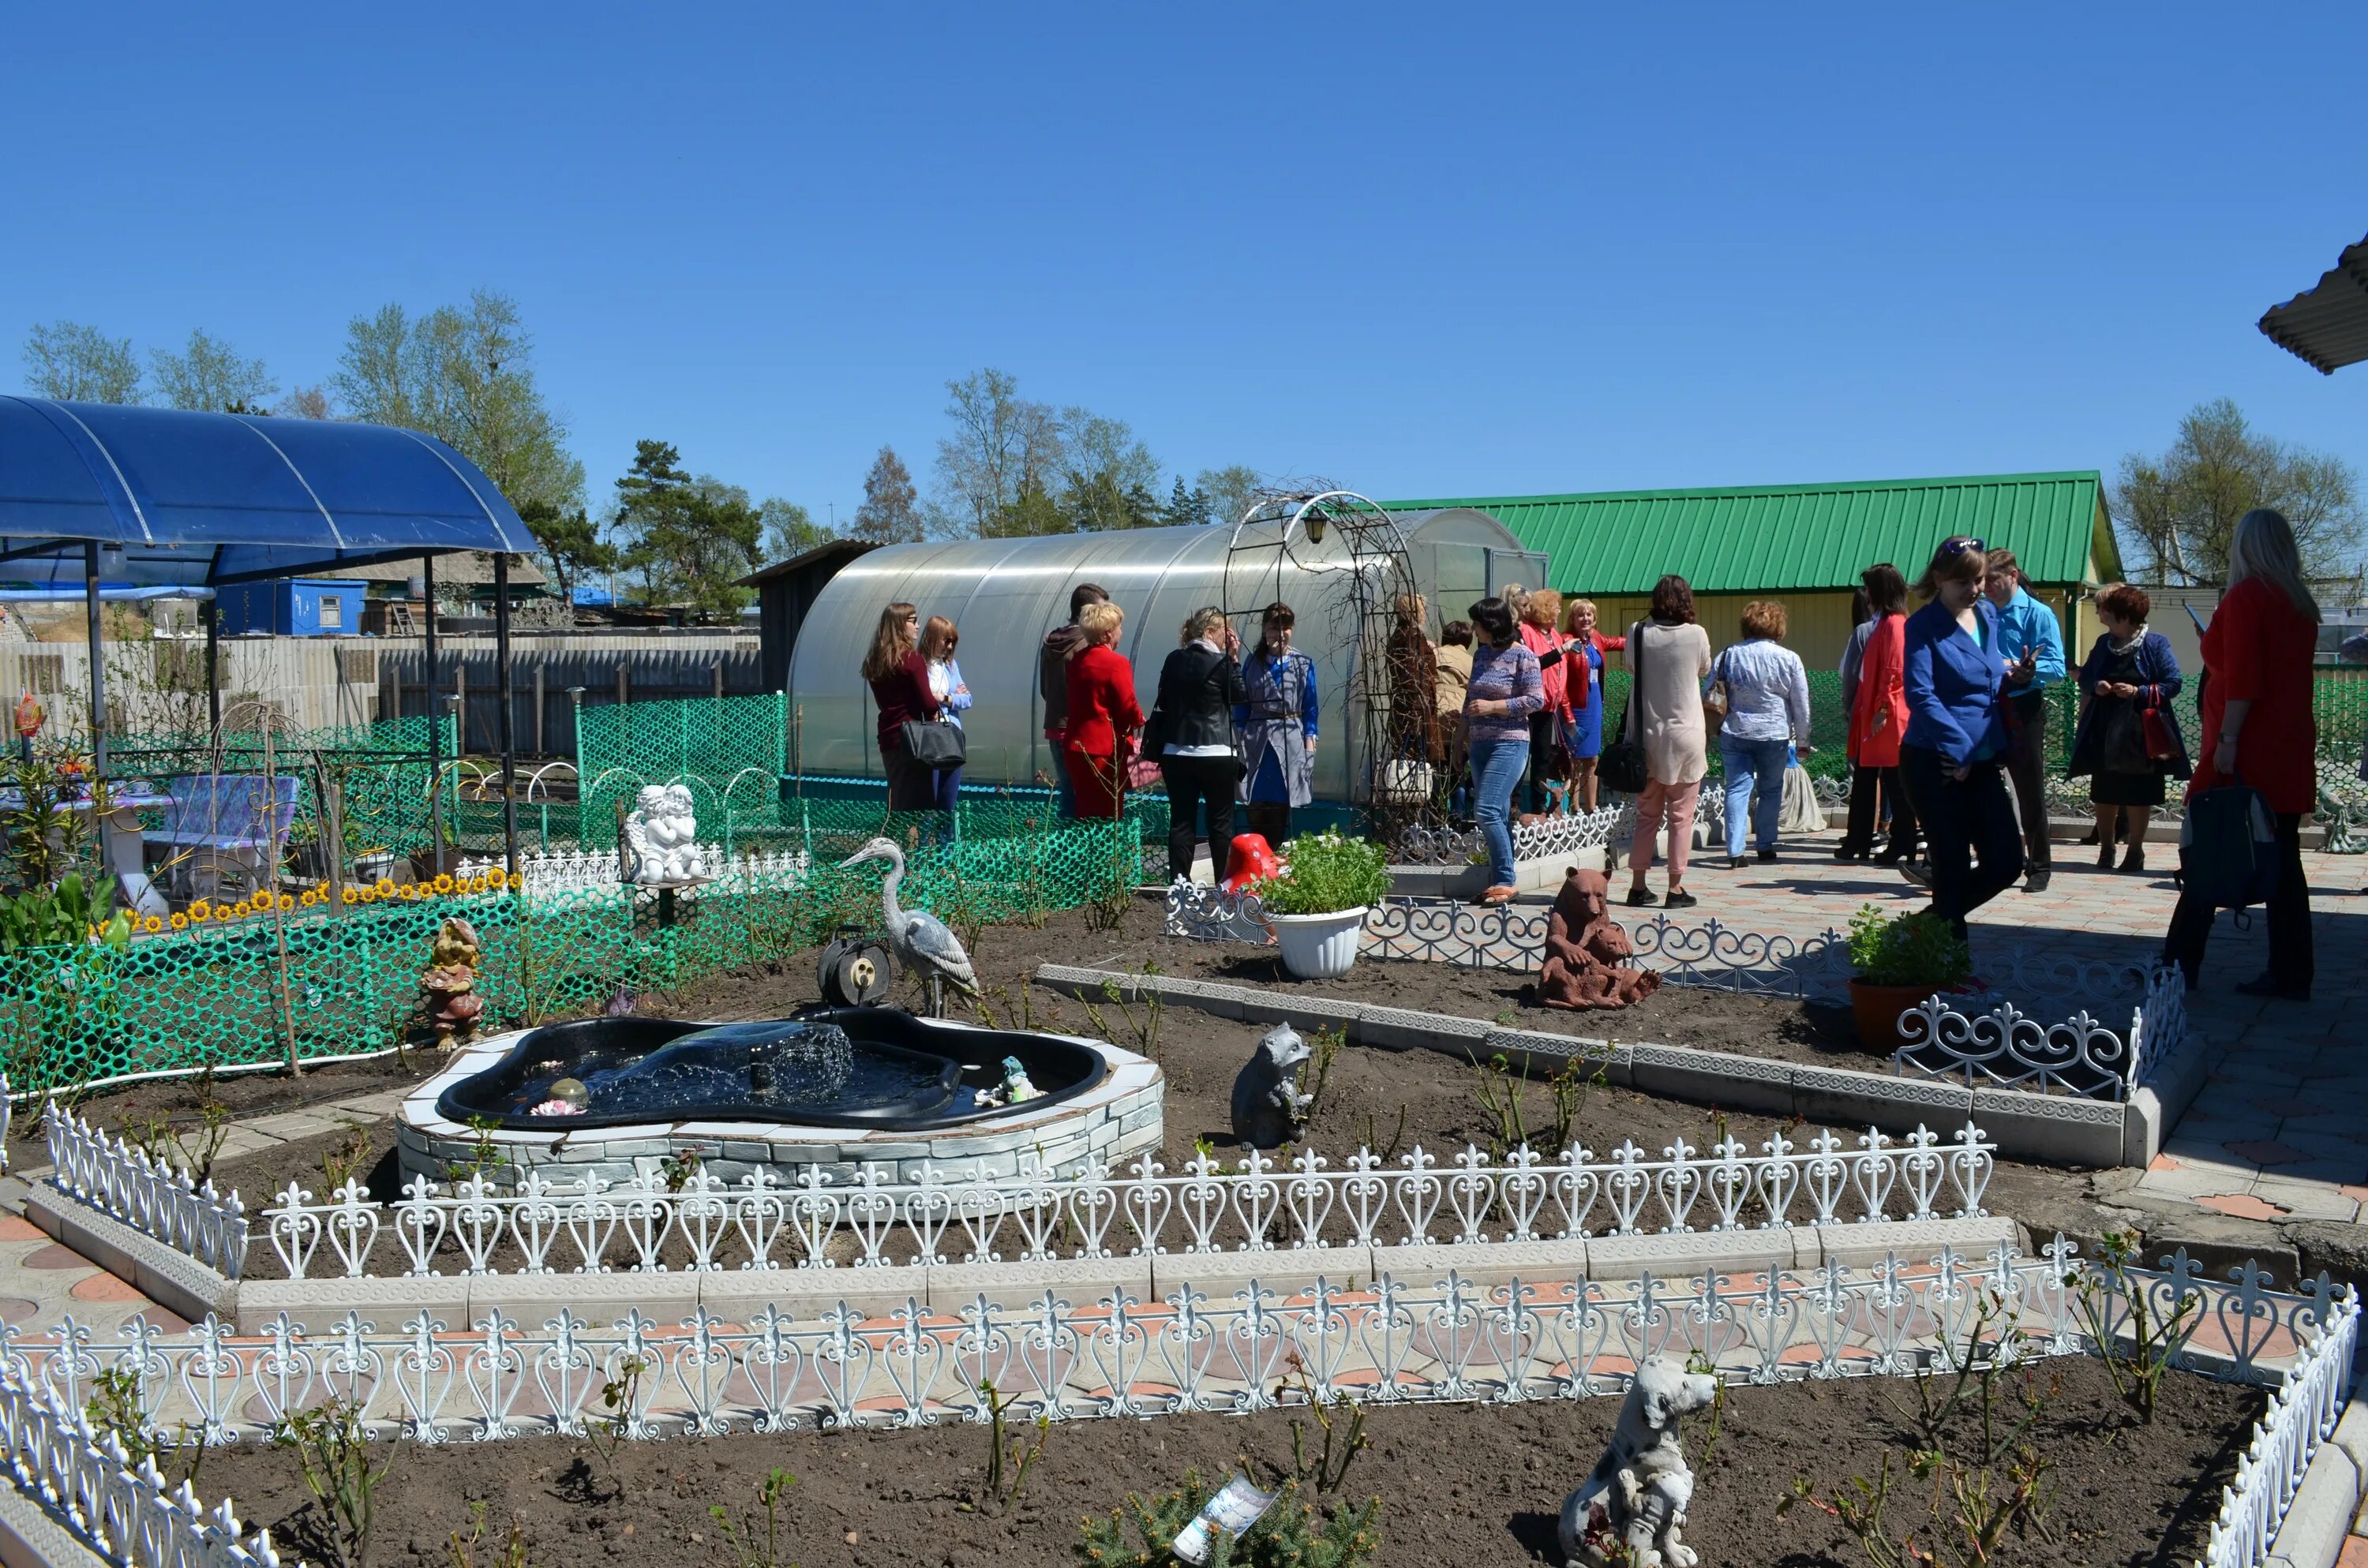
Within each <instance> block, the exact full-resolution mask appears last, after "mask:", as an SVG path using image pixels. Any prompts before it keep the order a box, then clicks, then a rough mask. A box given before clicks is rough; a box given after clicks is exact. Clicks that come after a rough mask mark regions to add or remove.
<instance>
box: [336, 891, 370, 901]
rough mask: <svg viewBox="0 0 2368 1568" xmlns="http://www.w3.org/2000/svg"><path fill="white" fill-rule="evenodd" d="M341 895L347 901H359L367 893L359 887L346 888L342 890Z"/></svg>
mask: <svg viewBox="0 0 2368 1568" xmlns="http://www.w3.org/2000/svg"><path fill="white" fill-rule="evenodd" d="M340 896H342V897H343V898H344V899H345V901H346V902H347V903H359V902H360V901H361V900H362V899H363V898H364V897H365V896H367V895H365V894H364V893H363V892H362V890H361V889H359V888H345V889H342V890H341V891H340Z"/></svg>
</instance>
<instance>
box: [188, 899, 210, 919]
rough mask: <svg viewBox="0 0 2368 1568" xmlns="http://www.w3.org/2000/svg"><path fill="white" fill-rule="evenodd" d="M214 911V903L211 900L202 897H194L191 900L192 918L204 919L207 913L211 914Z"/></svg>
mask: <svg viewBox="0 0 2368 1568" xmlns="http://www.w3.org/2000/svg"><path fill="white" fill-rule="evenodd" d="M212 913H213V904H212V903H211V901H210V900H207V899H202V898H193V899H191V900H190V901H189V918H190V919H192V920H203V919H204V918H205V917H206V916H207V915H211V914H212Z"/></svg>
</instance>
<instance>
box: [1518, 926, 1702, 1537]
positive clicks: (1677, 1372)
mask: <svg viewBox="0 0 2368 1568" xmlns="http://www.w3.org/2000/svg"><path fill="white" fill-rule="evenodd" d="M1598 880H1599V881H1600V879H1598ZM1717 1397H1718V1381H1717V1380H1716V1379H1715V1378H1713V1377H1712V1376H1711V1375H1709V1374H1708V1373H1704V1372H1689V1371H1687V1370H1686V1369H1685V1368H1684V1367H1683V1366H1681V1365H1679V1363H1678V1362H1675V1361H1672V1360H1670V1359H1669V1358H1668V1357H1666V1356H1656V1357H1652V1358H1649V1359H1647V1360H1646V1361H1645V1364H1644V1365H1643V1366H1641V1367H1639V1368H1637V1369H1636V1377H1635V1381H1633V1382H1631V1383H1630V1384H1629V1385H1628V1397H1627V1398H1626V1399H1625V1400H1623V1401H1622V1403H1621V1405H1620V1419H1619V1421H1618V1423H1617V1424H1615V1425H1614V1426H1612V1428H1611V1443H1610V1444H1609V1445H1608V1446H1606V1448H1605V1449H1604V1450H1603V1457H1602V1458H1601V1459H1600V1460H1596V1461H1595V1468H1594V1469H1593V1470H1592V1471H1588V1477H1587V1479H1586V1481H1584V1482H1582V1483H1580V1484H1579V1488H1578V1490H1577V1491H1576V1492H1574V1493H1572V1494H1570V1495H1569V1496H1568V1497H1566V1498H1565V1499H1564V1500H1563V1506H1562V1526H1561V1528H1560V1530H1559V1531H1558V1532H1557V1534H1558V1536H1559V1538H1560V1540H1561V1543H1562V1554H1563V1557H1564V1560H1565V1562H1566V1563H1567V1565H1568V1568H1610V1565H1611V1564H1612V1563H1615V1562H1617V1563H1622V1564H1626V1565H1628V1568H1694V1564H1695V1562H1697V1558H1696V1556H1695V1553H1694V1550H1693V1548H1691V1547H1690V1546H1688V1545H1686V1544H1685V1543H1684V1541H1683V1540H1681V1539H1680V1532H1681V1531H1682V1530H1683V1529H1684V1528H1685V1522H1686V1507H1687V1506H1688V1505H1689V1504H1691V1502H1692V1501H1693V1495H1694V1472H1693V1471H1691V1469H1689V1468H1688V1467H1687V1464H1686V1452H1685V1449H1684V1447H1683V1445H1682V1444H1681V1443H1680V1442H1679V1438H1678V1417H1679V1416H1680V1415H1692V1414H1693V1413H1694V1412H1696V1411H1698V1410H1706V1409H1708V1408H1709V1407H1710V1404H1711V1402H1712V1401H1713V1399H1715V1398H1717Z"/></svg>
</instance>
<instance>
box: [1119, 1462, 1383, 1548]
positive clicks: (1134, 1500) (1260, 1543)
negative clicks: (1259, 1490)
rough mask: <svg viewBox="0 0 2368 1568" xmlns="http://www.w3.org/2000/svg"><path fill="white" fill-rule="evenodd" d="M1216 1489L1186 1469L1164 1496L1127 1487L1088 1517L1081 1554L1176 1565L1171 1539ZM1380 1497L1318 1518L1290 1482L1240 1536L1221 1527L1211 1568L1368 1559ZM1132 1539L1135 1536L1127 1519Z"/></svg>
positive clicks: (1375, 1542) (1377, 1543) (1377, 1531)
mask: <svg viewBox="0 0 2368 1568" xmlns="http://www.w3.org/2000/svg"><path fill="white" fill-rule="evenodd" d="M1215 1490H1216V1489H1215V1488H1214V1487H1212V1486H1211V1485H1210V1484H1209V1483H1206V1482H1204V1481H1202V1480H1201V1472H1200V1471H1192V1470H1188V1471H1185V1472H1184V1484H1183V1485H1182V1486H1181V1487H1180V1488H1178V1490H1176V1491H1174V1492H1170V1493H1167V1494H1165V1495H1164V1496H1157V1497H1144V1496H1142V1495H1140V1494H1136V1493H1133V1492H1130V1493H1128V1494H1126V1506H1124V1507H1122V1508H1117V1509H1113V1510H1112V1511H1111V1512H1110V1517H1108V1518H1106V1519H1087V1520H1086V1521H1085V1525H1084V1533H1083V1535H1082V1537H1081V1539H1080V1540H1078V1542H1077V1549H1076V1550H1077V1561H1078V1562H1084V1563H1090V1564H1092V1565H1093V1568H1172V1565H1173V1564H1174V1562H1176V1558H1175V1556H1174V1554H1173V1553H1171V1552H1170V1551H1168V1547H1169V1545H1170V1544H1171V1543H1172V1542H1173V1541H1174V1540H1176V1537H1177V1535H1178V1532H1180V1531H1181V1530H1182V1529H1183V1528H1184V1527H1185V1526H1186V1525H1189V1524H1190V1523H1191V1522H1192V1518H1193V1516H1194V1515H1196V1514H1198V1513H1200V1511H1201V1506H1202V1505H1203V1504H1205V1503H1207V1502H1208V1500H1209V1496H1210V1494H1211V1493H1212V1492H1213V1491H1215ZM1381 1512H1382V1500H1381V1499H1380V1498H1379V1497H1369V1498H1367V1499H1366V1500H1365V1502H1364V1503H1363V1504H1362V1505H1361V1506H1358V1507H1354V1508H1351V1507H1348V1506H1341V1507H1340V1508H1338V1510H1337V1511H1335V1512H1334V1513H1333V1515H1332V1517H1329V1518H1326V1519H1321V1520H1319V1519H1317V1518H1316V1517H1315V1512H1314V1510H1312V1509H1310V1508H1309V1507H1308V1506H1307V1505H1306V1504H1305V1503H1304V1502H1303V1501H1301V1500H1300V1496H1299V1483H1297V1482H1295V1481H1292V1482H1285V1483H1283V1487H1282V1491H1281V1493H1280V1494H1277V1496H1276V1497H1275V1500H1274V1506H1273V1507H1271V1508H1269V1509H1268V1510H1267V1511H1266V1513H1265V1514H1264V1515H1263V1516H1262V1517H1260V1518H1259V1519H1258V1523H1256V1524H1254V1525H1252V1526H1251V1527H1250V1528H1249V1529H1248V1530H1247V1532H1245V1533H1244V1534H1243V1536H1242V1537H1241V1539H1240V1540H1235V1539H1234V1538H1232V1537H1230V1536H1226V1535H1224V1534H1220V1535H1219V1536H1218V1537H1217V1538H1216V1541H1215V1544H1214V1547H1213V1549H1212V1551H1210V1553H1209V1562H1208V1568H1357V1564H1359V1563H1363V1562H1372V1558H1373V1554H1374V1553H1375V1552H1376V1551H1380V1550H1381V1547H1382V1531H1381V1527H1380V1526H1379V1525H1378V1524H1377V1523H1376V1522H1375V1521H1376V1520H1378V1519H1379V1518H1380V1517H1381ZM1130 1525H1132V1526H1133V1531H1132V1533H1133V1537H1134V1539H1133V1540H1132V1541H1130V1540H1128V1539H1127V1538H1128V1535H1129V1533H1130V1532H1129V1530H1128V1527H1129V1526H1130Z"/></svg>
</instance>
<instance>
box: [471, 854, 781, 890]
mask: <svg viewBox="0 0 2368 1568" xmlns="http://www.w3.org/2000/svg"><path fill="white" fill-rule="evenodd" d="M700 851H701V853H702V854H704V855H705V856H706V857H707V859H708V863H709V864H710V865H711V866H713V865H717V864H720V865H721V866H722V869H721V870H718V871H716V872H715V873H714V875H713V877H712V879H711V880H710V881H706V882H704V883H702V884H700V885H701V886H702V887H706V888H711V889H713V890H715V891H717V892H786V891H790V890H793V889H796V888H800V887H803V886H804V885H805V881H806V876H807V874H808V872H810V871H811V870H812V869H813V867H814V858H813V856H811V855H809V854H808V853H807V852H806V851H805V850H803V849H766V850H757V851H749V852H744V853H741V854H738V855H734V856H733V857H732V858H730V859H728V860H727V859H724V858H723V852H722V850H721V849H720V848H718V847H717V846H714V845H702V846H700ZM502 865H503V861H502V860H501V858H500V857H498V856H490V857H470V858H463V859H462V860H461V869H460V875H461V876H462V877H473V876H477V875H480V874H481V873H483V872H486V871H491V870H497V869H501V868H502ZM518 878H519V880H520V881H523V882H524V883H525V884H526V891H527V892H528V894H529V896H531V895H533V894H535V893H552V892H586V891H600V892H608V891H614V890H615V889H616V888H617V887H618V886H619V885H620V882H621V881H622V880H623V873H622V871H621V870H620V869H619V861H618V855H617V851H616V849H615V848H613V847H611V848H607V849H553V850H535V851H531V852H529V853H525V854H521V855H520V856H519V857H518Z"/></svg>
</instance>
